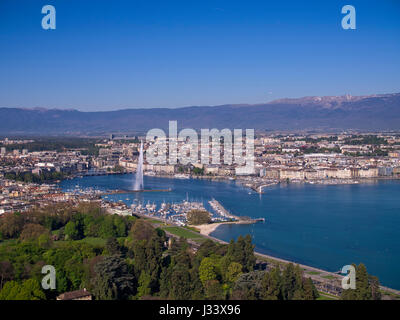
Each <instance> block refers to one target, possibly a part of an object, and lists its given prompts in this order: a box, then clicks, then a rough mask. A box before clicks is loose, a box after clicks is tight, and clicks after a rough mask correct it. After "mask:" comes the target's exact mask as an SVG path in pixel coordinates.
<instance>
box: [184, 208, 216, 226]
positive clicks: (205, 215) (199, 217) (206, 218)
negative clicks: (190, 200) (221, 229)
mask: <svg viewBox="0 0 400 320" xmlns="http://www.w3.org/2000/svg"><path fill="white" fill-rule="evenodd" d="M187 221H188V223H189V224H191V225H199V224H206V223H210V222H211V216H210V213H209V212H208V211H205V210H191V211H189V212H188V213H187Z"/></svg>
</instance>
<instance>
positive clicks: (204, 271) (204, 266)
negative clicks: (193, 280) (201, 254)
mask: <svg viewBox="0 0 400 320" xmlns="http://www.w3.org/2000/svg"><path fill="white" fill-rule="evenodd" d="M199 276H200V280H201V282H202V283H203V286H205V284H206V282H207V281H209V280H215V279H216V278H217V273H216V271H215V265H214V262H213V261H212V260H211V258H208V257H207V258H204V259H203V260H202V261H201V264H200V267H199Z"/></svg>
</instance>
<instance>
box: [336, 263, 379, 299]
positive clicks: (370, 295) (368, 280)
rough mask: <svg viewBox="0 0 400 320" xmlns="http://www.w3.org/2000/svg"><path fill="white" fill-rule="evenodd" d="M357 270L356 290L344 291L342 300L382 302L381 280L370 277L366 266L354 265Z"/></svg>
mask: <svg viewBox="0 0 400 320" xmlns="http://www.w3.org/2000/svg"><path fill="white" fill-rule="evenodd" d="M353 266H354V267H355V269H356V288H355V289H346V290H343V291H342V295H341V299H342V300H380V299H381V293H380V289H379V280H378V278H377V277H373V276H370V275H369V274H368V272H367V268H366V267H365V265H364V264H362V263H360V264H359V265H358V266H356V265H353Z"/></svg>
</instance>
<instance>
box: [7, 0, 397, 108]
mask: <svg viewBox="0 0 400 320" xmlns="http://www.w3.org/2000/svg"><path fill="white" fill-rule="evenodd" d="M46 4H51V5H54V6H55V8H56V21H57V24H56V27H57V28H56V30H43V29H42V28H41V20H42V17H43V14H42V13H41V9H42V6H44V5H46ZM346 4H351V5H353V6H354V7H355V8H356V14H357V29H356V30H343V29H342V28H341V19H342V17H343V14H341V8H342V6H344V5H346ZM399 57H400V1H398V0H382V1H368V0H363V1H353V0H349V1H334V0H326V1H308V0H304V1H267V0H264V1H251V0H246V1H242V0H241V1H234V0H231V1H219V0H215V1H207V0H201V1H195V0H186V1H173V0H163V1H152V0H143V1H135V0H131V1H118V0H113V1H111V0H110V1H101V0H97V1H89V0H80V1H77V0H59V1H57V0H46V1H36V0H26V1H23V0H0V107H25V108H32V107H45V108H62V109H66V108H73V109H78V110H85V111H94V110H115V109H122V108H134V107H182V106H189V105H218V104H225V103H260V102H266V101H270V100H273V99H277V98H283V97H301V96H309V95H342V94H346V93H348V94H352V95H363V94H373V93H392V92H400V58H399Z"/></svg>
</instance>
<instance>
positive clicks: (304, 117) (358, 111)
mask: <svg viewBox="0 0 400 320" xmlns="http://www.w3.org/2000/svg"><path fill="white" fill-rule="evenodd" d="M0 119H1V125H0V134H3V135H4V134H43V135H45V134H60V135H64V134H101V133H111V132H112V133H137V132H146V131H147V130H149V129H152V128H161V129H167V128H168V121H169V120H177V121H178V129H181V128H194V129H200V128H219V129H222V128H231V129H233V128H243V129H245V128H248V129H250V128H252V129H258V130H289V131H294V130H322V131H328V130H329V131H331V130H343V129H356V130H363V131H369V130H400V93H394V94H382V95H370V96H359V97H352V96H349V95H345V96H337V97H336V96H333V97H304V98H298V99H280V100H275V101H272V102H269V103H265V104H256V105H245V104H240V105H222V106H213V107H209V106H194V107H184V108H177V109H167V108H153V109H126V110H118V111H107V112H81V111H77V110H56V109H22V108H21V109H19V108H0Z"/></svg>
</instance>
